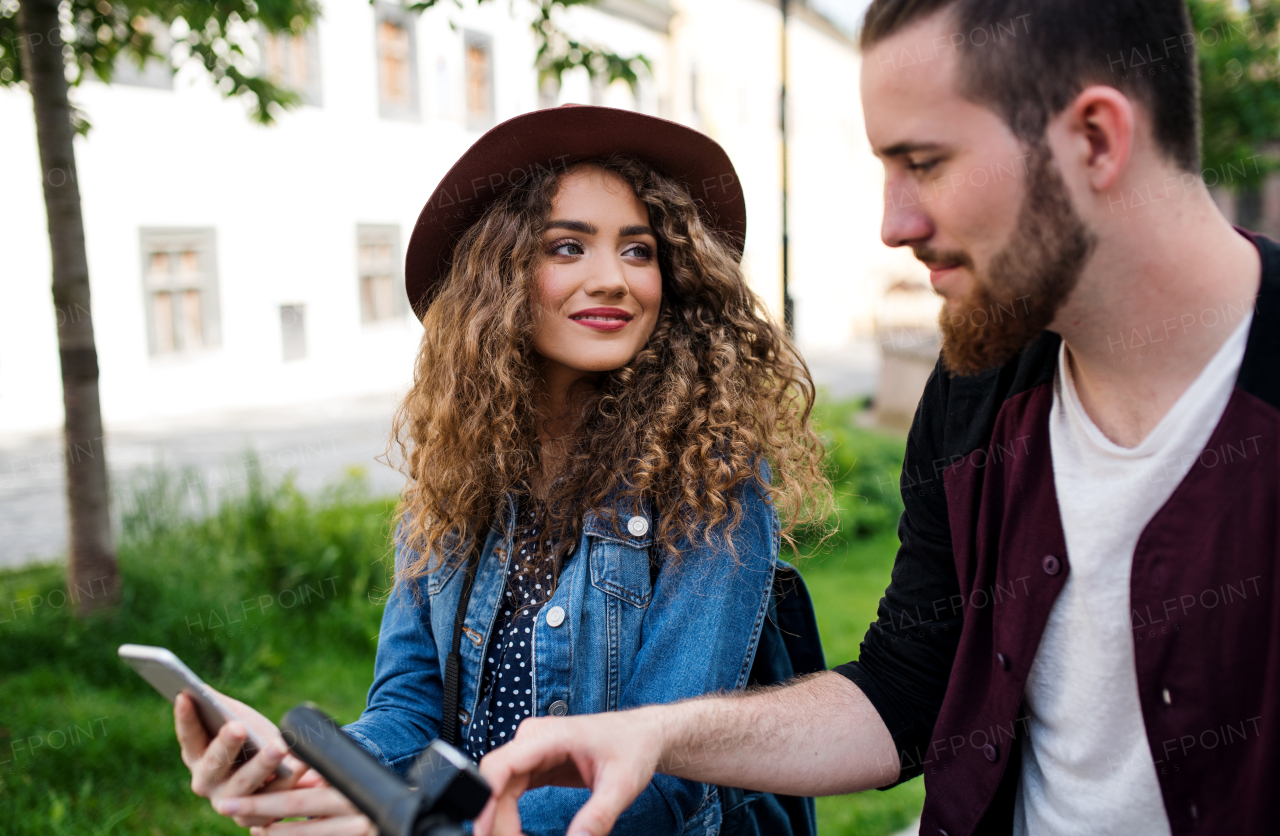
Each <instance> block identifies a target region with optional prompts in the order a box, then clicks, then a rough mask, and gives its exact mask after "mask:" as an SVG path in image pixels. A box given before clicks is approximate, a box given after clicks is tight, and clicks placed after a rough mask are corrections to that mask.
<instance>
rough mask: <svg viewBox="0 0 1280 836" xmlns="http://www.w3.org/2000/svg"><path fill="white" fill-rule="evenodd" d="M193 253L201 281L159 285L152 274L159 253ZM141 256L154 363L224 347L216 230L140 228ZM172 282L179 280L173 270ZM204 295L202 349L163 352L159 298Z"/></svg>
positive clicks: (144, 300) (190, 348)
mask: <svg viewBox="0 0 1280 836" xmlns="http://www.w3.org/2000/svg"><path fill="white" fill-rule="evenodd" d="M185 250H191V251H194V252H196V253H197V254H198V256H199V259H200V264H199V271H198V273H197V276H198V280H197V281H194V282H190V281H189V282H182V281H173V280H170V281H167V282H164V283H157V281H156V280H155V277H154V274H153V273H152V272H151V263H152V257H153V255H154V254H156V253H160V252H165V253H170V254H172V253H177V252H182V251H185ZM138 252H139V256H140V261H141V264H140V268H141V269H140V273H141V282H140V283H141V287H142V304H143V311H144V314H145V318H146V326H147V353H148V355H149V356H150V357H151V358H152V359H153V360H155V359H163V358H183V357H192V356H195V355H198V354H201V353H204V352H207V351H210V350H212V349H216V348H219V347H220V346H221V345H222V315H221V302H220V295H221V292H220V287H219V285H220V282H219V279H218V236H217V230H216V229H215V228H214V227H139V229H138ZM169 276H170V277H171V279H172V278H173V277H174V276H175V273H174V271H173V270H172V268H171V269H170V271H169ZM189 290H197V291H199V292H200V331H201V334H200V336H201V342H200V345H199V346H196V347H190V346H183V347H176V346H175V347H174V348H172V349H170V350H163V351H162V350H161V346H160V335H159V331H158V330H157V322H156V309H155V304H156V301H155V298H154V297H155V295H156V294H157V293H165V292H167V293H170V294H177V293H181V292H184V291H189Z"/></svg>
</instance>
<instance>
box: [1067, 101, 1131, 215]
mask: <svg viewBox="0 0 1280 836" xmlns="http://www.w3.org/2000/svg"><path fill="white" fill-rule="evenodd" d="M1055 121H1059V122H1060V131H1061V132H1062V134H1063V137H1062V138H1063V139H1064V141H1065V145H1066V149H1067V153H1066V154H1065V155H1056V156H1058V159H1059V160H1060V161H1062V162H1065V163H1066V164H1068V165H1074V166H1077V167H1078V168H1079V170H1080V171H1079V173H1080V174H1082V175H1083V179H1084V180H1085V182H1087V183H1088V184H1089V187H1090V188H1091V189H1093V190H1094V191H1095V192H1097V193H1100V194H1101V193H1105V192H1109V191H1111V190H1112V189H1113V188H1115V186H1116V184H1117V183H1118V181H1119V180H1120V177H1121V175H1122V174H1123V173H1124V171H1125V169H1126V168H1127V167H1128V165H1129V160H1130V157H1131V155H1132V153H1133V145H1134V139H1135V131H1136V130H1137V113H1136V111H1135V109H1134V106H1133V102H1132V101H1131V100H1130V99H1129V97H1128V96H1126V95H1125V94H1124V93H1121V92H1120V91H1119V90H1117V89H1116V88H1114V87H1108V86H1106V85H1103V84H1095V85H1093V86H1091V87H1086V88H1085V89H1084V90H1082V91H1081V92H1080V95H1078V96H1076V98H1075V100H1074V101H1073V102H1072V103H1071V104H1070V105H1068V106H1067V108H1066V110H1065V111H1063V113H1062V114H1060V116H1059V117H1058V119H1057V120H1055Z"/></svg>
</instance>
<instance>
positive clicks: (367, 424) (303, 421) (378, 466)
mask: <svg viewBox="0 0 1280 836" xmlns="http://www.w3.org/2000/svg"><path fill="white" fill-rule="evenodd" d="M393 409H394V406H393V402H392V400H391V398H390V397H389V396H388V397H377V398H368V399H363V400H356V401H344V402H330V403H321V404H314V405H309V406H306V407H290V408H286V409H276V410H260V411H254V412H242V413H233V414H222V415H210V416H203V417H200V418H196V419H187V420H183V421H169V422H166V423H156V424H153V425H151V426H142V425H135V426H132V427H122V428H118V429H113V430H110V431H109V433H108V439H107V442H106V455H107V466H108V468H109V469H110V472H111V477H112V489H113V490H114V491H126V490H127V489H128V486H129V484H130V483H131V482H132V481H134V480H136V479H137V478H138V476H139V474H140V473H141V472H143V471H145V470H147V469H150V468H154V467H156V466H158V465H164V466H166V467H169V468H172V469H174V470H176V469H178V468H179V467H182V466H190V467H194V468H195V469H196V472H197V473H198V478H199V479H200V480H201V481H202V482H203V483H204V485H205V486H206V487H207V488H209V490H210V493H211V494H213V495H215V496H216V495H217V493H218V492H219V491H222V490H236V489H237V488H242V487H243V484H244V480H245V478H246V475H247V469H248V467H249V466H250V465H249V464H248V463H247V461H246V455H245V454H246V451H247V450H248V449H250V448H251V449H253V450H254V451H256V452H257V454H258V460H259V463H260V467H261V470H262V472H263V474H264V476H265V477H266V478H267V479H268V480H270V481H273V482H274V481H279V480H280V479H282V478H283V477H284V475H285V474H286V473H290V472H292V473H293V474H294V478H295V481H296V483H297V485H298V486H299V487H300V488H302V489H303V490H304V491H306V492H308V493H314V492H316V491H318V490H319V489H320V488H321V487H323V486H325V485H327V484H330V483H332V482H335V481H337V480H338V479H340V478H341V477H342V476H343V474H344V473H345V471H346V470H347V468H348V467H351V466H358V467H362V468H364V470H365V472H366V474H367V475H368V478H369V483H370V486H371V488H372V489H373V491H374V492H375V493H378V494H395V493H397V492H398V491H399V490H400V487H401V485H402V484H403V481H404V479H403V477H402V476H401V475H400V474H399V473H397V472H396V471H394V470H392V469H391V468H389V467H387V466H385V465H383V464H382V463H380V462H378V461H375V460H374V457H375V456H379V455H381V454H382V452H383V450H384V449H385V447H386V442H387V438H388V436H389V435H390V432H391V414H392V411H393ZM63 454H64V450H63V447H62V439H61V437H60V436H58V435H54V434H48V435H43V436H38V437H33V438H27V439H23V440H21V441H16V440H12V439H10V440H9V441H8V442H7V443H0V568H10V567H15V566H21V565H23V564H26V563H32V562H38V561H49V560H59V559H61V558H62V556H63V555H65V553H66V548H67V521H66V513H67V511H66V497H65V492H64V478H65V477H64V467H65V465H64V462H63Z"/></svg>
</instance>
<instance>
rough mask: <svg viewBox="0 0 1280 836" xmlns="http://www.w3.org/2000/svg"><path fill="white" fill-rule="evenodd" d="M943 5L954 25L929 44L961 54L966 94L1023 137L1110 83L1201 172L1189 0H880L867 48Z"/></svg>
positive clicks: (870, 15) (1166, 147)
mask: <svg viewBox="0 0 1280 836" xmlns="http://www.w3.org/2000/svg"><path fill="white" fill-rule="evenodd" d="M943 9H946V10H947V11H948V12H949V13H950V14H951V15H952V20H953V21H954V29H955V31H954V32H953V33H952V34H951V35H950V37H948V38H946V39H940V40H938V41H936V42H935V44H934V45H933V46H932V47H931V49H933V50H946V49H954V50H957V51H958V52H959V53H960V55H961V59H960V60H961V63H960V93H961V94H962V95H964V96H965V98H968V99H970V100H972V101H975V102H978V103H980V104H983V105H986V106H988V107H990V108H992V109H993V110H994V111H995V112H996V113H998V114H1000V115H1001V116H1002V117H1003V118H1004V120H1005V122H1007V123H1008V125H1009V128H1010V129H1011V130H1012V131H1013V133H1014V134H1015V135H1016V136H1017V137H1018V138H1019V139H1021V140H1022V141H1023V142H1024V143H1027V144H1029V145H1032V144H1036V143H1039V142H1041V141H1043V138H1044V131H1045V128H1046V126H1047V125H1048V122H1049V119H1050V118H1052V117H1053V116H1055V115H1056V114H1058V113H1060V112H1061V111H1062V110H1063V108H1065V107H1066V106H1067V105H1069V104H1070V103H1071V102H1072V100H1074V99H1075V97H1076V96H1077V95H1079V93H1080V91H1082V90H1083V89H1084V88H1085V87H1086V86H1088V85H1090V84H1106V85H1110V86H1112V87H1115V88H1117V89H1119V90H1121V91H1122V92H1124V93H1125V94H1126V95H1127V96H1129V97H1130V98H1131V99H1134V100H1136V101H1137V102H1139V103H1140V104H1141V105H1143V106H1144V108H1145V110H1146V112H1147V113H1148V115H1149V116H1150V118H1151V125H1152V131H1153V133H1154V135H1155V141H1156V144H1157V145H1158V146H1159V147H1160V149H1161V150H1162V151H1164V153H1165V154H1166V155H1167V156H1168V157H1169V158H1170V159H1171V160H1172V161H1173V162H1174V163H1176V164H1177V165H1178V166H1180V167H1181V168H1182V169H1184V170H1186V171H1191V172H1196V171H1199V169H1200V85H1199V76H1198V74H1197V71H1196V49H1195V43H1196V37H1195V31H1194V30H1193V29H1192V26H1191V19H1190V16H1189V15H1188V13H1187V7H1186V5H1185V3H1184V2H1183V0H1108V2H1101V3H1081V2H1079V0H874V2H872V3H871V5H870V7H868V9H867V13H866V17H865V18H864V19H863V24H862V32H861V37H860V40H861V46H862V49H863V51H864V52H866V51H867V50H868V49H870V48H871V47H872V46H874V45H876V44H878V43H879V42H881V41H883V40H884V39H886V38H888V37H889V36H890V35H893V34H895V33H897V32H899V31H900V30H902V29H904V28H905V27H907V26H909V25H911V24H914V23H916V22H918V21H922V20H924V19H925V18H926V17H929V16H931V15H932V14H934V13H935V12H939V11H942V10H943ZM942 40H946V41H947V43H945V44H943V43H942ZM920 57H921V56H903V61H901V62H899V61H898V60H897V58H896V57H892V61H890V62H889V63H888V65H887V66H882V68H881V69H882V70H887V71H895V70H897V71H907V70H909V69H910V68H909V67H908V66H904V65H905V64H907V63H908V61H911V62H915V61H918V60H919V59H920ZM865 71H867V72H875V68H873V67H868V68H867V69H866V70H865Z"/></svg>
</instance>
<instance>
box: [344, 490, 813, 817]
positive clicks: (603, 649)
mask: <svg viewBox="0 0 1280 836" xmlns="http://www.w3.org/2000/svg"><path fill="white" fill-rule="evenodd" d="M766 472H767V471H766ZM736 497H737V499H738V501H739V502H740V503H741V505H742V508H743V516H742V522H741V524H740V525H739V527H738V528H737V529H736V530H735V531H734V532H733V534H732V536H731V538H730V539H731V540H732V548H729V547H728V545H727V544H726V542H725V537H724V534H723V527H722V528H721V529H717V531H716V532H715V533H714V534H713V537H712V540H711V545H710V546H709V545H707V544H706V543H705V542H702V541H701V539H699V542H697V543H688V542H681V543H679V544H678V549H679V554H680V559H679V560H678V561H674V562H672V561H668V562H667V564H666V565H664V567H663V568H662V570H661V571H660V572H659V573H658V574H657V576H656V579H655V580H654V581H653V582H651V580H650V578H651V574H650V560H649V554H650V547H651V546H652V545H653V534H654V531H653V529H654V520H653V516H652V510H651V508H650V506H648V505H647V504H644V503H640V504H630V505H626V506H624V505H623V504H618V505H615V506H614V509H613V510H614V511H615V512H616V513H617V514H619V519H620V521H621V524H620V525H619V528H620V529H621V532H622V533H621V534H619V533H618V532H617V531H615V530H614V526H613V524H612V523H610V522H607V521H606V520H605V519H604V518H602V517H601V515H599V514H597V513H595V512H588V513H587V514H586V516H585V518H584V524H583V527H582V534H581V538H580V540H579V541H578V543H577V545H576V546H575V548H574V551H573V552H572V553H571V556H570V558H569V560H568V561H567V562H566V563H565V564H564V566H563V568H562V570H561V574H560V579H559V583H558V585H557V587H556V589H555V592H554V594H553V595H552V596H551V598H550V599H549V600H548V601H547V603H546V604H545V605H544V606H543V608H542V611H541V613H540V614H539V615H538V618H537V622H536V624H535V627H534V634H533V666H532V667H533V680H534V688H533V695H532V697H533V706H534V709H535V710H534V716H539V717H540V716H546V715H548V714H564V713H567V714H593V713H598V712H603V711H614V710H618V709H626V708H634V707H636V706H642V705H648V704H653V703H666V702H673V701H675V700H680V699H684V698H687V697H693V696H697V695H699V694H705V693H708V692H712V691H721V690H734V689H741V688H743V687H745V686H746V684H747V681H748V676H749V674H750V673H751V671H752V663H753V661H754V659H755V655H756V649H757V646H758V645H759V641H760V635H761V630H762V627H763V626H764V623H765V619H766V615H767V614H768V612H769V604H770V602H771V600H772V597H771V592H772V585H773V580H774V574H775V568H777V567H779V566H781V567H785V566H786V564H784V563H782V562H781V561H779V559H778V544H779V523H778V516H777V513H776V511H775V509H774V507H773V505H772V504H771V503H769V502H768V501H767V500H766V499H765V498H764V497H763V496H762V494H761V492H760V491H759V489H758V487H757V486H756V485H755V484H754V481H752V482H748V483H747V484H746V485H743V486H740V487H739V489H738V490H737V492H736ZM401 525H402V526H403V520H402V521H401ZM514 527H515V503H514V500H513V499H511V498H508V501H507V503H506V509H505V511H504V512H503V514H502V517H501V519H500V520H498V521H497V523H496V524H495V525H494V526H493V527H492V528H491V529H490V531H489V532H488V536H487V538H486V540H485V543H484V549H483V551H482V553H481V559H480V563H479V568H478V570H477V574H476V580H475V586H474V588H473V590H472V594H471V600H470V602H469V604H468V607H467V614H466V621H465V624H464V627H463V641H462V648H461V656H462V666H461V676H460V680H461V686H462V687H461V698H460V699H459V703H458V704H459V709H460V710H459V720H460V723H461V729H460V732H461V736H462V738H463V739H465V738H466V736H467V734H468V733H469V731H470V722H471V719H472V716H473V713H474V711H475V707H476V703H477V701H478V697H479V695H478V693H477V690H478V685H479V679H480V673H481V670H482V661H483V659H482V655H483V653H484V652H485V649H486V648H487V647H488V642H489V636H490V632H491V631H492V630H493V629H494V622H495V620H496V616H497V614H498V610H499V602H500V599H501V595H502V591H503V588H504V583H505V579H506V572H507V561H508V559H509V558H510V555H511V551H512V538H513V535H514ZM465 553H466V550H465V549H454V550H452V553H451V554H450V556H449V557H448V558H447V559H446V560H445V561H444V565H442V566H441V567H440V568H438V569H436V570H435V571H433V572H432V573H431V574H429V575H427V576H426V577H425V578H422V579H420V580H419V581H416V583H418V584H419V590H420V591H421V593H422V596H421V601H415V599H414V595H413V592H412V591H411V590H409V589H406V588H405V587H404V585H403V584H400V583H397V584H396V585H395V588H394V589H393V591H392V593H391V595H390V597H389V599H388V601H387V606H386V611H385V612H384V614H383V618H382V630H381V634H380V635H379V639H378V652H377V661H376V663H375V669H374V682H373V685H372V687H371V688H370V689H369V698H368V706H367V708H366V709H365V711H364V713H363V714H362V715H361V716H360V719H358V720H357V721H356V722H354V723H352V724H351V725H349V726H347V727H346V731H347V732H348V733H350V734H351V735H352V737H354V738H355V739H356V741H357V742H359V743H360V744H362V745H363V746H364V747H365V748H366V749H367V750H368V751H369V752H371V753H372V754H373V755H374V756H376V757H377V758H378V759H379V760H380V761H381V762H382V763H383V764H385V765H386V766H388V767H389V768H391V769H393V770H395V771H396V772H399V773H401V774H403V773H404V772H405V771H407V770H408V768H409V767H410V766H411V765H412V763H413V761H414V759H415V758H416V757H417V755H418V753H419V752H420V751H421V750H422V749H423V748H425V747H426V746H427V745H428V744H429V743H430V742H431V741H432V740H434V739H435V738H436V737H438V736H439V730H440V712H441V707H442V700H443V679H444V677H443V668H444V659H445V658H446V656H447V655H448V653H449V649H450V644H451V642H452V638H453V625H454V619H455V617H456V612H457V605H458V600H459V598H460V594H461V589H462V585H463V578H464V576H465V572H463V571H459V569H460V567H461V566H462V564H463V563H464V560H465ZM418 559H419V555H418V554H417V553H416V552H414V551H413V550H412V549H410V548H409V547H408V546H407V545H406V544H405V543H404V542H403V541H402V539H401V529H400V528H397V531H396V567H397V569H400V568H402V567H403V566H404V565H405V564H406V562H407V561H412V560H418ZM555 610H559V612H554V615H552V617H551V619H550V621H549V620H548V615H549V614H552V613H553V611H555ZM561 614H563V619H562V620H561V618H560V616H561ZM553 624H554V625H555V626H553ZM587 797H588V791H587V790H583V789H572V788H563V787H542V788H539V789H536V790H532V791H530V792H528V793H526V794H525V795H524V796H523V797H522V798H521V799H520V817H521V821H522V823H523V826H524V831H525V833H527V834H529V836H543V834H547V836H550V834H563V833H564V832H565V830H566V829H567V827H568V825H569V821H570V819H571V818H572V817H573V814H574V813H575V812H577V810H578V809H579V808H580V807H581V806H582V804H583V803H585V801H586V799H587ZM811 803H812V802H810V804H811ZM721 807H722V805H721V793H720V791H719V788H717V787H714V786H711V785H707V784H701V783H698V782H695V781H688V780H684V779H681V778H676V777H673V776H669V775H656V776H654V778H653V781H652V782H651V783H650V785H649V786H648V788H647V789H645V791H644V792H643V793H641V795H640V797H639V798H637V799H636V801H635V802H634V803H633V804H632V805H631V807H630V808H629V809H628V810H627V811H626V812H625V813H624V814H623V816H622V817H621V818H620V819H619V820H618V822H617V824H616V826H615V827H614V830H613V832H614V833H615V834H623V836H625V835H626V834H649V835H651V834H690V836H715V834H717V833H719V831H720V826H721V821H722V810H721Z"/></svg>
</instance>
